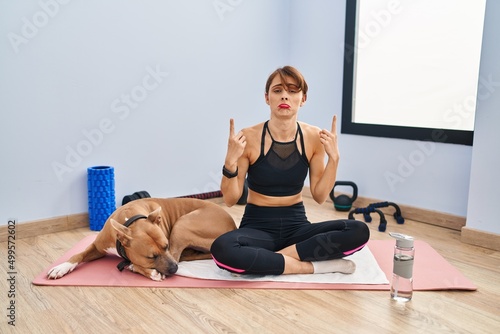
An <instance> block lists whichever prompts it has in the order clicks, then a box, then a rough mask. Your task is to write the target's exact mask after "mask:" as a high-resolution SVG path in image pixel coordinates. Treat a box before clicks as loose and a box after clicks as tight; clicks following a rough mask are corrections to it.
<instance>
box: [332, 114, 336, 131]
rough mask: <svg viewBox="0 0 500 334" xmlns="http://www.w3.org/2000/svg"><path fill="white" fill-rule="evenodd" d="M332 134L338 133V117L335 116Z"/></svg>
mask: <svg viewBox="0 0 500 334" xmlns="http://www.w3.org/2000/svg"><path fill="white" fill-rule="evenodd" d="M331 132H332V133H336V132H337V115H333V120H332V131H331Z"/></svg>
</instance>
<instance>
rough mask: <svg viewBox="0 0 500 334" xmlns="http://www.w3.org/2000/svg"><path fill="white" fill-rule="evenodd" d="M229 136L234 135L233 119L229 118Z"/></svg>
mask: <svg viewBox="0 0 500 334" xmlns="http://www.w3.org/2000/svg"><path fill="white" fill-rule="evenodd" d="M229 136H230V137H234V119H232V118H230V119H229Z"/></svg>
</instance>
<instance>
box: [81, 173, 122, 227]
mask: <svg viewBox="0 0 500 334" xmlns="http://www.w3.org/2000/svg"><path fill="white" fill-rule="evenodd" d="M87 193H88V209H89V225H90V229H91V230H92V231H100V230H101V229H102V228H103V226H104V223H105V222H106V220H107V219H108V217H109V215H111V214H112V213H113V211H115V209H116V204H115V169H114V167H111V166H94V167H89V168H87Z"/></svg>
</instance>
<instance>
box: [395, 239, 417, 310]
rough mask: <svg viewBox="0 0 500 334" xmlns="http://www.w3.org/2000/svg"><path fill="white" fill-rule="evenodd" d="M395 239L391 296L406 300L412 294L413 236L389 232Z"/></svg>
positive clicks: (409, 298) (401, 300)
mask: <svg viewBox="0 0 500 334" xmlns="http://www.w3.org/2000/svg"><path fill="white" fill-rule="evenodd" d="M389 235H390V236H391V237H393V238H395V239H396V246H395V247H394V262H393V264H394V266H393V270H392V283H391V298H392V299H394V300H397V301H400V302H408V301H410V300H411V297H412V296H413V260H414V258H415V248H414V246H413V241H414V240H413V237H411V236H409V235H404V234H400V233H392V232H391V233H389Z"/></svg>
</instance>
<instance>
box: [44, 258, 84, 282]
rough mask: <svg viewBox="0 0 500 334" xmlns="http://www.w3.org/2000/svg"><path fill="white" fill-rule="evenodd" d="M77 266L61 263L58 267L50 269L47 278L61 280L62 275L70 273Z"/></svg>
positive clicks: (75, 264)
mask: <svg viewBox="0 0 500 334" xmlns="http://www.w3.org/2000/svg"><path fill="white" fill-rule="evenodd" d="M77 265H78V263H70V262H64V263H61V264H60V265H58V266H55V267H54V268H52V269H50V270H49V272H48V273H47V277H48V278H50V279H57V278H61V277H63V276H64V275H66V274H69V273H70V272H72V271H73V270H74V269H75V268H76V266H77Z"/></svg>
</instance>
